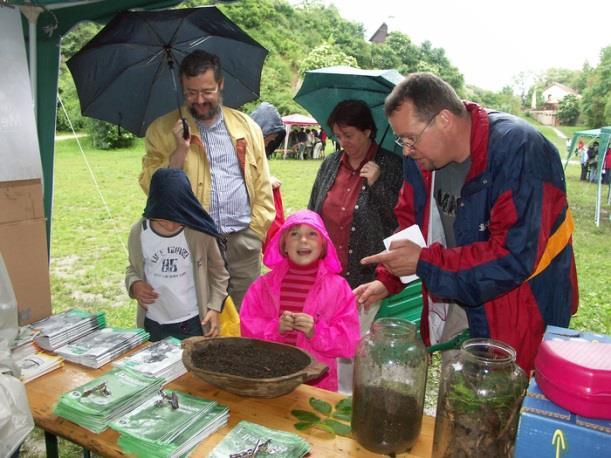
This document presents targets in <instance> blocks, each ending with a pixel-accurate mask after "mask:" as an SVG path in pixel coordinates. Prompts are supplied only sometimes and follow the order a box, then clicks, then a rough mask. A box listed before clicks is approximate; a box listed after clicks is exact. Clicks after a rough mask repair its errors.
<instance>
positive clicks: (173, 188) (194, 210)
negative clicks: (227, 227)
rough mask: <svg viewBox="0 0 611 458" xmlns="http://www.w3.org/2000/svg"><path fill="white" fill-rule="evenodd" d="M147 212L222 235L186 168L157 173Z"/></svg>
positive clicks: (151, 188) (205, 231)
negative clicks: (186, 172) (202, 203)
mask: <svg viewBox="0 0 611 458" xmlns="http://www.w3.org/2000/svg"><path fill="white" fill-rule="evenodd" d="M143 216H145V217H146V218H149V219H167V220H168V221H174V222H176V223H180V224H183V225H185V226H187V227H189V228H191V229H193V230H196V231H199V232H203V233H204V234H208V235H211V236H212V237H217V238H220V234H219V232H218V229H217V228H216V225H215V224H214V221H213V220H212V218H211V217H210V215H209V214H208V213H206V210H204V208H203V207H202V205H201V204H200V203H199V201H198V200H197V198H196V197H195V195H194V194H193V191H192V190H191V184H190V183H189V179H188V178H187V176H186V175H185V173H184V172H183V171H182V170H178V169H170V168H162V169H158V170H157V171H156V172H155V173H154V174H153V177H152V178H151V187H150V190H149V195H148V199H147V201H146V207H145V208H144V214H143Z"/></svg>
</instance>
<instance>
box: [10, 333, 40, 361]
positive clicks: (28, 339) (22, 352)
mask: <svg viewBox="0 0 611 458" xmlns="http://www.w3.org/2000/svg"><path fill="white" fill-rule="evenodd" d="M38 334H39V331H37V330H36V329H34V328H32V327H31V326H20V327H19V330H18V333H17V337H15V341H14V342H13V343H12V345H11V356H12V358H13V360H15V361H19V360H21V359H23V358H25V357H26V356H30V355H33V354H34V353H36V351H37V350H36V347H35V346H34V337H36V336H37V335H38Z"/></svg>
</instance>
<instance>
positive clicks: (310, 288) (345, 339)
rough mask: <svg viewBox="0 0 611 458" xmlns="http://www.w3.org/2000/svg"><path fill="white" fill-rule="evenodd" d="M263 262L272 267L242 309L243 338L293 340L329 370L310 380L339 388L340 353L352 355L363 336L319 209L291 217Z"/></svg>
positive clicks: (245, 300) (352, 297) (250, 294)
mask: <svg viewBox="0 0 611 458" xmlns="http://www.w3.org/2000/svg"><path fill="white" fill-rule="evenodd" d="M263 263H264V264H265V265H266V266H268V267H269V268H270V269H271V272H268V273H267V274H265V275H263V276H261V277H259V278H258V279H257V280H256V281H255V282H254V283H253V284H252V285H251V286H250V288H249V289H248V291H247V292H246V296H245V297H244V300H243V301H242V307H241V309H240V326H241V330H242V335H243V336H244V337H254V338H257V339H263V340H269V341H274V342H280V343H289V344H292V345H295V346H297V347H299V348H302V349H303V350H306V351H307V352H309V353H310V354H311V355H312V356H313V357H314V358H315V359H316V360H317V361H319V362H321V363H324V364H326V365H327V366H329V371H328V372H327V373H326V374H325V375H324V376H322V377H320V378H319V379H317V380H315V381H313V382H312V384H313V385H316V386H318V387H319V388H324V389H327V390H331V391H337V363H336V358H352V357H353V356H354V352H355V349H356V345H357V343H358V341H359V332H360V331H359V318H358V311H357V306H356V300H355V297H354V294H353V293H352V290H351V289H350V286H349V285H348V282H346V280H345V279H344V278H343V277H342V276H341V275H340V272H341V264H340V262H339V258H338V257H337V253H336V251H335V247H334V246H333V243H332V242H331V240H330V239H329V235H328V234H327V230H326V228H325V226H324V223H323V222H322V220H321V219H320V216H318V214H317V213H314V212H312V211H310V210H301V211H299V212H297V213H295V214H293V215H291V216H289V217H288V218H287V219H286V221H285V223H284V224H283V225H282V227H281V228H280V230H279V231H278V232H277V233H276V234H275V235H274V237H273V238H272V239H271V240H270V242H269V244H268V246H267V248H266V250H265V255H264V257H263Z"/></svg>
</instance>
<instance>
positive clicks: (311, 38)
mask: <svg viewBox="0 0 611 458" xmlns="http://www.w3.org/2000/svg"><path fill="white" fill-rule="evenodd" d="M208 4H217V6H218V7H219V8H220V9H221V10H222V11H223V13H224V14H225V15H227V16H228V17H229V18H230V19H231V20H232V21H234V22H235V23H236V24H238V25H239V26H240V27H241V28H242V29H244V30H245V31H246V32H247V33H248V34H249V35H251V36H252V37H253V38H254V39H255V40H257V41H258V42H259V43H261V44H262V45H263V46H264V47H266V48H267V49H268V51H269V54H268V57H267V60H266V62H265V65H264V68H263V74H262V78H261V90H260V100H259V101H255V102H251V103H249V104H247V105H245V106H244V107H242V109H243V110H244V111H246V112H250V111H251V110H252V109H253V108H254V106H256V105H257V104H258V103H259V102H260V101H263V100H264V101H267V102H270V103H272V104H274V105H275V106H276V107H277V108H278V110H279V111H280V113H281V114H283V115H284V114H289V113H303V112H304V110H303V108H301V106H299V105H298V104H297V103H295V102H294V101H293V95H294V94H295V92H296V90H297V87H298V85H299V83H300V81H301V78H302V77H303V75H304V73H305V72H306V71H308V70H312V69H315V68H321V67H327V66H332V65H350V66H353V67H359V68H363V69H386V68H395V69H397V70H398V71H399V72H400V73H402V74H407V73H410V72H414V71H431V72H433V73H435V74H437V75H439V76H440V77H442V78H443V79H445V80H446V81H448V82H449V83H450V84H451V85H452V86H453V87H454V88H455V89H456V90H457V92H458V93H459V95H461V96H462V97H464V98H466V99H469V100H473V101H476V102H479V103H482V104H483V105H485V106H488V107H490V108H495V109H499V110H502V111H506V112H509V113H514V114H518V113H519V112H520V111H521V110H522V109H523V108H525V107H528V106H529V104H530V98H529V97H530V96H531V95H532V91H533V90H535V88H538V89H537V91H538V93H539V94H540V93H541V90H542V89H541V87H543V86H544V85H545V84H546V83H547V82H552V81H557V82H560V83H564V84H567V85H568V86H571V87H574V88H575V89H576V90H577V91H579V92H580V93H582V95H583V97H582V99H581V101H580V102H579V114H581V115H582V119H583V121H584V122H585V124H587V125H590V126H599V125H601V124H604V123H605V122H606V123H607V124H611V96H610V91H609V89H610V88H609V86H610V85H611V75H610V73H611V47H609V48H606V49H604V50H603V51H602V52H601V63H600V65H599V66H598V67H596V68H592V67H590V66H589V65H587V64H586V65H584V68H583V69H582V70H581V71H571V70H564V69H550V70H548V71H547V72H546V74H544V75H539V77H538V79H537V80H536V83H535V85H534V86H532V87H528V88H526V87H523V86H522V87H520V84H519V83H520V79H519V76H518V77H517V78H516V84H514V85H513V87H509V86H508V87H505V88H503V89H502V90H501V91H499V92H493V91H486V90H483V89H481V88H477V87H474V86H469V85H466V84H465V81H464V77H463V75H462V73H461V72H460V70H459V69H458V68H457V67H456V66H454V65H453V64H452V63H451V62H450V60H449V58H448V57H447V56H446V54H445V50H444V49H442V48H436V47H434V46H433V44H432V43H431V42H429V41H425V42H423V43H422V44H420V45H418V44H416V43H413V42H412V40H411V39H410V37H409V36H408V35H405V34H403V33H401V32H391V33H389V34H388V36H387V39H386V41H385V42H384V43H370V42H369V41H367V40H366V39H365V38H364V34H365V29H364V26H363V25H362V24H360V23H357V22H353V21H349V20H347V19H344V18H342V17H341V15H340V14H339V12H338V10H337V9H336V8H335V7H334V6H333V5H331V6H327V5H325V4H323V3H322V2H320V1H319V0H305V1H304V2H303V3H302V4H300V5H298V6H293V5H291V4H289V3H288V1H287V0H241V1H239V2H231V3H226V4H225V3H223V4H218V2H214V1H211V0H189V1H185V2H183V3H182V4H181V5H180V7H182V8H184V7H196V6H203V5H208ZM101 27H102V26H101V25H99V24H94V23H82V24H79V26H77V27H76V28H75V29H74V30H72V31H71V32H70V33H69V34H67V35H66V36H65V37H64V39H63V40H62V48H61V54H62V61H63V64H62V66H61V70H60V71H61V73H60V82H59V93H60V96H61V97H62V100H63V102H64V104H65V105H66V109H67V111H68V114H69V116H70V118H71V120H72V122H73V124H74V125H75V126H76V128H78V129H83V128H86V127H87V125H89V130H90V131H91V133H92V134H96V135H97V136H99V137H100V138H101V141H102V143H104V139H107V138H108V137H111V138H110V142H108V141H107V142H106V143H113V142H115V143H116V142H118V143H119V144H121V145H122V144H123V143H124V142H123V140H122V139H121V138H119V132H117V131H116V129H111V128H108V126H104V125H103V124H100V123H99V122H94V121H89V120H88V121H85V120H84V119H83V118H82V117H81V116H80V107H79V103H78V98H77V95H76V90H75V88H74V85H73V83H72V78H71V76H70V74H69V72H68V70H67V67H66V66H65V61H66V60H67V59H68V58H70V57H71V56H72V55H73V54H74V53H75V52H77V51H78V50H79V49H80V48H81V47H82V46H83V45H84V44H85V43H86V42H87V41H88V40H89V39H91V38H92V37H93V36H94V35H95V33H97V31H98V30H99V29H100V28H101ZM516 88H517V91H516ZM516 92H517V93H516ZM578 116H579V115H578ZM57 129H58V130H68V125H67V122H66V120H65V116H64V115H63V113H61V112H60V113H58V123H57ZM121 135H123V136H126V135H128V134H127V133H125V132H123V133H121ZM115 137H117V138H115ZM97 146H100V147H104V145H103V144H100V142H98V145H97Z"/></svg>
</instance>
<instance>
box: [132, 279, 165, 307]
mask: <svg viewBox="0 0 611 458" xmlns="http://www.w3.org/2000/svg"><path fill="white" fill-rule="evenodd" d="M131 291H132V296H133V297H134V299H136V300H137V301H138V305H139V306H140V307H142V308H143V309H144V310H148V306H149V305H150V304H152V303H153V302H155V301H156V300H157V298H158V297H159V294H157V293H156V292H155V290H154V289H153V287H152V286H151V285H149V284H148V283H147V282H145V281H143V280H138V281H135V282H133V283H132V286H131Z"/></svg>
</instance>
